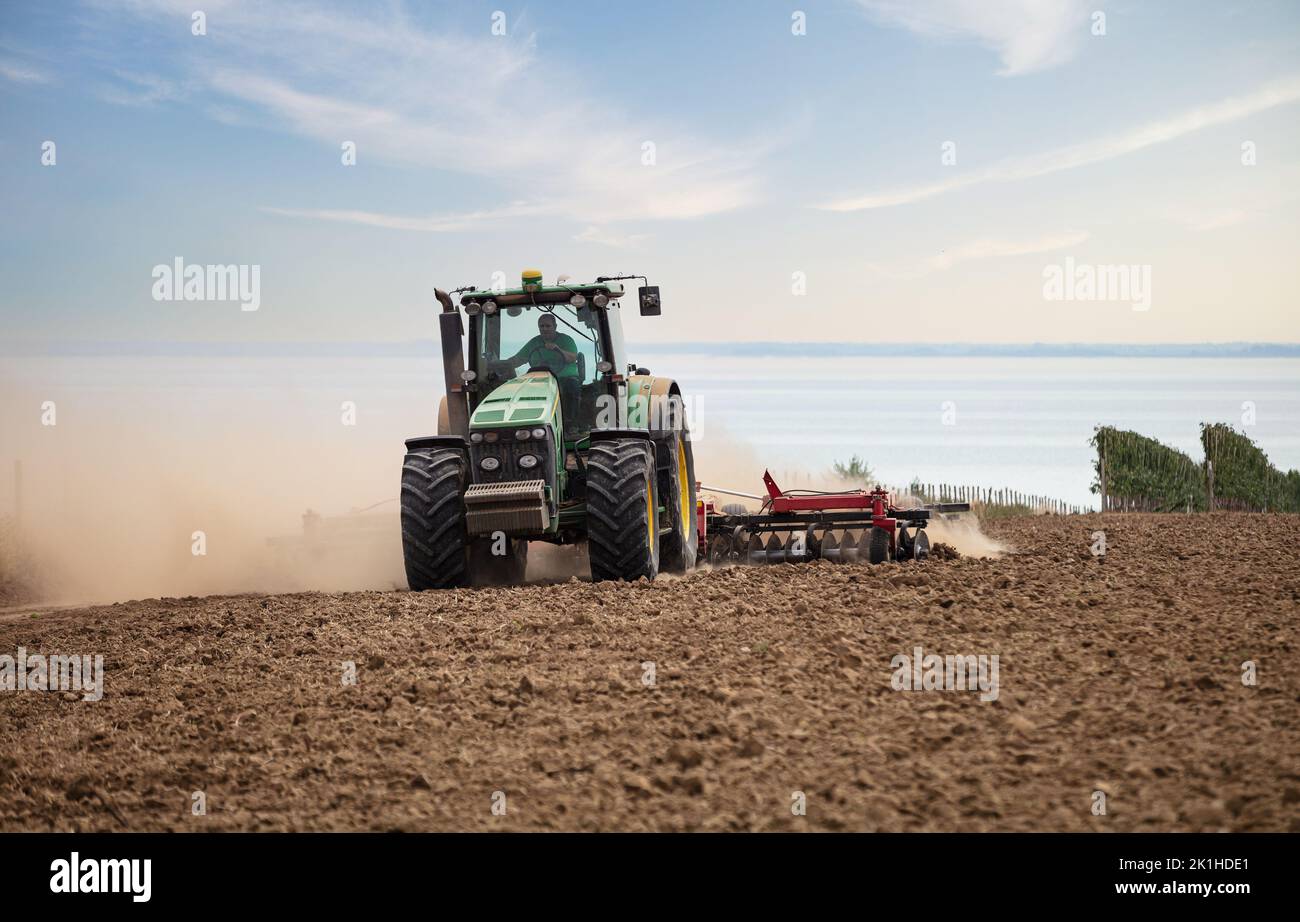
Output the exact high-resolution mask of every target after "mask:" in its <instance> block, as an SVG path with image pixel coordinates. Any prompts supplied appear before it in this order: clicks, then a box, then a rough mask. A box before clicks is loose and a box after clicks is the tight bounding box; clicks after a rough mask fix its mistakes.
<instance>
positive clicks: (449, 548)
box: [402, 448, 469, 592]
mask: <svg viewBox="0 0 1300 922" xmlns="http://www.w3.org/2000/svg"><path fill="white" fill-rule="evenodd" d="M464 493H465V456H464V455H463V454H461V453H460V452H458V451H453V450H448V449H441V448H417V449H415V450H413V451H408V452H407V453H406V457H405V458H404V459H403V460H402V559H403V561H404V562H405V564H406V582H407V584H408V585H409V586H410V587H411V589H412V591H414V592H423V591H424V590H426V589H449V588H452V587H455V586H464V585H465V584H466V583H467V582H468V576H469V574H468V571H467V569H466V560H465V557H466V554H465V548H466V544H467V542H466V538H465V502H464V499H463V496H464Z"/></svg>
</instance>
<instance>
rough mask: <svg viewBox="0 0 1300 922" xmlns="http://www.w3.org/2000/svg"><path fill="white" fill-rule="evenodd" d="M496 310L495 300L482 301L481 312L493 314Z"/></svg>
mask: <svg viewBox="0 0 1300 922" xmlns="http://www.w3.org/2000/svg"><path fill="white" fill-rule="evenodd" d="M496 312H497V302H495V301H484V302H483V313H485V314H495V313H496Z"/></svg>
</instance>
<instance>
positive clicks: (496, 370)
mask: <svg viewBox="0 0 1300 922" xmlns="http://www.w3.org/2000/svg"><path fill="white" fill-rule="evenodd" d="M479 320H480V322H481V323H482V334H481V335H480V337H479V353H480V354H479V355H478V356H476V357H475V369H474V370H475V371H477V372H478V374H479V378H480V380H482V381H485V382H486V383H487V384H488V387H489V388H492V387H495V386H496V385H498V384H500V383H501V382H502V381H507V380H509V379H510V378H513V377H515V376H516V375H518V374H522V373H524V372H526V371H528V370H529V369H543V370H547V371H550V372H552V373H553V374H554V375H555V376H556V377H557V378H574V379H577V380H578V382H580V383H581V384H583V385H587V384H592V383H594V382H595V381H596V380H597V377H598V376H599V372H598V371H597V369H596V363H598V362H600V361H601V360H602V359H604V355H602V353H601V348H600V327H599V325H598V321H597V318H596V315H595V312H594V311H592V310H591V308H589V307H583V308H581V309H578V308H575V307H573V306H572V305H570V304H547V305H524V306H519V307H508V308H502V309H500V310H498V311H497V312H496V313H494V314H480V315H479Z"/></svg>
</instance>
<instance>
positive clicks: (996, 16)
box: [0, 0, 1300, 344]
mask: <svg viewBox="0 0 1300 922" xmlns="http://www.w3.org/2000/svg"><path fill="white" fill-rule="evenodd" d="M196 7H199V8H200V10H201V12H202V17H201V22H200V21H198V19H196V15H195V8H196ZM1099 14H1100V18H1099ZM200 27H201V28H200ZM196 32H197V33H199V34H196ZM51 143H52V145H53V146H52V147H51V146H50V145H51ZM345 148H348V149H349V150H354V151H355V162H351V163H350V162H345V161H347V160H348V159H349V156H348V151H347V150H345ZM51 154H52V156H51ZM51 160H52V162H49V161H51ZM1298 192H1300V4H1298V3H1295V2H1293V0H1278V2H1272V0H1257V2H1251V3H1243V4H1223V3H1218V2H1199V0H1191V2H1136V0H1121V2H1110V0H1105V2H1103V0H1086V2H1082V0H910V2H904V0H824V2H811V0H806V2H802V3H776V2H763V0H759V2H739V0H737V2H710V3H698V2H662V3H659V2H657V3H654V4H630V3H597V2H590V3H587V2H565V0H554V2H534V3H529V4H523V5H512V4H508V3H505V2H503V0H493V2H489V3H486V4H481V3H470V2H463V3H436V2H429V3H416V2H408V3H340V4H328V3H320V4H318V3H297V2H294V3H268V2H240V0H186V2H183V3H176V2H171V0H89V2H68V3H43V2H32V3H24V2H10V0H4V2H3V3H0V204H2V206H3V207H2V208H0V328H2V329H3V338H5V339H8V340H11V341H13V342H22V343H41V344H58V343H68V342H85V341H160V342H176V341H187V342H189V341H203V342H252V341H259V342H387V341H401V340H409V339H415V338H427V337H430V336H432V335H434V330H435V327H434V324H433V312H434V310H435V303H434V300H433V297H432V290H433V288H434V286H438V287H442V288H448V289H450V288H455V287H459V286H462V285H470V284H474V285H488V284H491V283H492V281H493V280H494V278H504V279H506V280H514V279H516V278H518V275H519V272H520V270H521V269H523V268H525V267H537V268H541V269H542V271H543V272H544V274H545V277H546V278H547V279H548V280H551V279H554V278H555V277H556V276H557V275H560V274H566V275H569V276H570V277H571V278H573V279H575V280H582V279H589V278H592V277H594V276H596V275H613V274H625V273H627V274H631V273H635V274H638V275H646V276H648V277H649V278H650V281H651V282H652V283H654V284H658V285H659V286H660V287H661V291H662V299H663V304H664V312H663V315H662V316H661V317H659V318H653V319H652V318H640V317H635V316H634V317H631V318H629V321H628V324H627V326H628V336H629V338H630V339H632V340H634V341H640V342H647V343H649V342H696V341H707V342H719V343H723V342H731V341H810V342H825V341H835V342H874V341H882V342H971V343H979V342H1036V341H1041V342H1135V343H1157V342H1160V343H1182V342H1205V341H1218V342H1222V341H1254V342H1296V341H1300V310H1298V308H1300V303H1298V302H1300V296H1298V295H1297V292H1300V259H1297V253H1298V252H1300V220H1298V218H1300V207H1298V206H1300V202H1298V201H1297V194H1298ZM177 259H180V260H182V263H183V264H184V265H201V266H206V265H238V266H244V267H250V268H251V267H256V268H257V280H258V285H259V293H258V299H257V301H258V303H257V309H256V310H242V309H241V305H240V304H239V303H236V302H233V301H230V300H224V301H223V300H213V299H208V300H202V301H183V300H160V299H159V298H158V297H156V294H157V287H156V285H155V282H156V280H157V275H156V267H159V266H173V265H174V264H175V260H177ZM1067 276H1068V279H1069V280H1084V279H1088V278H1092V279H1094V280H1095V279H1101V278H1109V279H1111V280H1112V283H1115V284H1112V287H1110V288H1108V289H1107V290H1106V291H1105V292H1101V291H1100V290H1099V288H1098V286H1097V285H1096V284H1094V285H1093V287H1092V288H1091V289H1089V288H1088V287H1086V286H1082V287H1081V286H1076V285H1073V284H1066V285H1061V286H1058V288H1057V289H1056V290H1049V289H1050V286H1049V282H1050V281H1051V280H1052V279H1053V278H1056V279H1057V280H1058V281H1061V280H1063V279H1066V277H1067ZM1120 278H1123V279H1124V280H1125V281H1126V282H1129V283H1131V285H1130V287H1129V288H1128V289H1125V290H1120V289H1118V288H1117V287H1115V285H1116V284H1117V283H1116V282H1115V280H1117V279H1120ZM1103 294H1104V297H1103V296H1102V295H1103Z"/></svg>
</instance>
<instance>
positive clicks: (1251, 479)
mask: <svg viewBox="0 0 1300 922" xmlns="http://www.w3.org/2000/svg"><path fill="white" fill-rule="evenodd" d="M1201 447H1202V449H1204V451H1205V460H1206V461H1207V462H1208V463H1207V466H1206V480H1207V486H1208V488H1209V490H1210V491H1211V492H1212V494H1213V497H1214V506H1215V508H1216V509H1246V510H1258V511H1269V512H1300V471H1289V472H1287V473H1285V474H1284V473H1282V472H1281V471H1279V470H1278V469H1277V468H1275V467H1274V466H1273V465H1272V464H1270V463H1269V460H1268V456H1267V455H1265V454H1264V452H1262V451H1261V450H1260V449H1259V447H1258V446H1257V445H1255V443H1254V442H1252V441H1251V440H1250V439H1248V438H1246V436H1245V435H1243V434H1242V433H1240V432H1237V431H1235V430H1234V429H1233V428H1232V427H1231V426H1226V425H1224V424H1223V423H1203V424H1202V425H1201Z"/></svg>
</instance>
